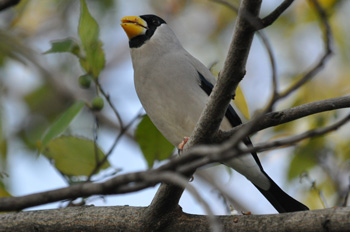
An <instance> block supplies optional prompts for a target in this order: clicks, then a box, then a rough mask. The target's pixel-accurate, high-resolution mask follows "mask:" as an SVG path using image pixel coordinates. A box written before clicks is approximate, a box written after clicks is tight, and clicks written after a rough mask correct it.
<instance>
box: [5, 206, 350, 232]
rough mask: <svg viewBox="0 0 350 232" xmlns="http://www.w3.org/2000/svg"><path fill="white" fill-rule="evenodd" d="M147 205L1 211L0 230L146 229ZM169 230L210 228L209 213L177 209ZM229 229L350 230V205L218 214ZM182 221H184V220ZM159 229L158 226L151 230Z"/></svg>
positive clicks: (133, 231) (256, 231) (227, 231)
mask: <svg viewBox="0 0 350 232" xmlns="http://www.w3.org/2000/svg"><path fill="white" fill-rule="evenodd" d="M146 209H147V208H146V207H131V206H118V207H94V206H81V207H69V208H63V209H53V210H39V211H25V212H19V213H2V214H0V221H1V223H0V231H1V232H5V231H26V232H36V231H47V232H50V231H55V232H56V231H86V232H90V231H91V232H98V231H103V232H109V231H113V232H114V231H129V232H139V231H145V230H144V229H145V228H144V226H143V225H144V224H143V223H144V221H143V220H141V219H140V217H139V216H140V215H141V214H144V213H145V212H146ZM172 216H173V220H171V221H170V223H169V224H168V225H166V226H165V227H164V230H163V231H167V232H175V231H182V232H192V231H204V232H207V231H210V227H209V224H208V221H207V217H206V216H203V215H192V214H186V213H183V212H182V211H181V210H180V209H177V210H176V213H174V214H173V215H172ZM216 218H217V219H218V220H219V221H220V222H221V224H222V226H223V231H225V232H231V231H232V232H233V231H234V232H243V231H244V232H245V231H250V232H265V231H266V230H268V231H271V232H284V231H286V232H287V231H296V230H297V231H300V232H303V231H308V232H319V231H327V232H340V231H342V232H347V231H350V208H349V207H348V208H330V209H323V210H313V211H301V212H294V213H283V214H273V215H237V216H231V215H229V216H217V217H216ZM180 222H181V223H180ZM150 231H155V230H150Z"/></svg>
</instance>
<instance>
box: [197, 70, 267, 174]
mask: <svg viewBox="0 0 350 232" xmlns="http://www.w3.org/2000/svg"><path fill="white" fill-rule="evenodd" d="M198 75H199V80H200V87H201V88H202V89H203V90H204V92H206V94H208V96H209V95H210V94H211V91H212V90H213V88H214V85H213V84H212V83H210V82H209V81H208V80H207V79H205V77H204V76H203V75H202V74H201V73H200V72H198ZM225 116H226V118H227V119H228V121H229V122H230V124H231V126H232V127H235V126H238V125H241V124H242V120H241V119H240V118H239V116H238V114H237V113H236V111H235V110H234V109H233V107H232V106H231V105H228V108H227V110H226V113H225ZM243 142H244V144H245V145H246V146H248V147H252V146H253V143H252V141H251V140H250V138H249V137H246V138H245V139H244V140H243ZM252 155H253V157H254V160H255V162H256V163H257V164H258V165H259V167H260V169H261V170H262V171H263V170H264V169H263V167H262V165H261V163H260V160H259V158H258V156H257V154H256V153H255V152H253V153H252Z"/></svg>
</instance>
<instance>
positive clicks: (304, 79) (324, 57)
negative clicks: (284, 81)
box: [278, 0, 333, 99]
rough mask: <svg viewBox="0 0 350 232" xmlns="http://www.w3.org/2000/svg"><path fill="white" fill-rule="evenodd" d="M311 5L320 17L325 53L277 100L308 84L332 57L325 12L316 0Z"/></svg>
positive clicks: (329, 29) (330, 33)
mask: <svg viewBox="0 0 350 232" xmlns="http://www.w3.org/2000/svg"><path fill="white" fill-rule="evenodd" d="M311 1H312V3H313V4H314V5H315V8H316V11H317V13H318V15H319V16H320V19H321V21H322V25H323V27H324V38H325V39H324V40H325V44H324V45H325V51H324V54H323V55H322V57H321V58H320V59H319V61H318V62H317V63H316V64H315V65H314V66H313V67H312V68H311V69H310V70H309V71H307V72H306V73H305V74H304V75H303V76H302V77H301V78H300V79H299V81H297V82H296V83H295V84H293V85H292V86H290V87H289V88H288V89H286V90H285V91H284V92H282V93H280V94H279V97H278V98H279V99H281V98H284V97H287V96H288V95H289V94H291V93H292V92H294V91H295V90H297V89H299V88H300V87H301V86H302V85H304V84H305V83H306V82H308V81H309V80H310V79H311V78H313V77H314V76H315V75H316V74H317V73H318V72H319V71H320V70H321V69H322V68H323V66H324V64H325V62H326V61H327V59H328V58H329V57H330V56H331V55H332V48H331V42H332V38H333V35H332V31H331V27H330V25H329V22H328V17H327V15H326V12H325V11H324V9H323V8H322V7H321V6H320V4H319V3H318V1H317V0H311Z"/></svg>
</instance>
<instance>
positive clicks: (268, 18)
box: [259, 0, 294, 30]
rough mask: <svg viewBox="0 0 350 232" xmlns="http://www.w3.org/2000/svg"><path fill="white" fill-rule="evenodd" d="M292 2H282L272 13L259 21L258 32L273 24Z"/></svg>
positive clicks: (290, 0)
mask: <svg viewBox="0 0 350 232" xmlns="http://www.w3.org/2000/svg"><path fill="white" fill-rule="evenodd" d="M293 2H294V0H284V1H283V2H282V3H281V4H280V5H279V6H278V7H277V8H276V9H275V10H274V11H272V12H271V13H270V14H269V15H267V16H266V17H265V18H263V19H261V28H259V30H260V29H263V28H265V27H268V26H270V25H271V24H272V23H274V22H275V21H276V20H277V19H278V18H279V17H280V16H281V14H282V13H283V12H284V11H285V10H286V9H288V7H289V6H290V5H291V4H292V3H293Z"/></svg>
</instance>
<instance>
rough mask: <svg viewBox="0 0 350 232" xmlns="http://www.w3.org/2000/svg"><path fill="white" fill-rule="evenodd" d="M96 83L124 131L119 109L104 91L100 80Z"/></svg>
mask: <svg viewBox="0 0 350 232" xmlns="http://www.w3.org/2000/svg"><path fill="white" fill-rule="evenodd" d="M95 83H96V87H97V88H98V90H99V91H100V92H101V94H102V95H103V96H104V97H105V98H106V101H107V103H108V105H109V106H110V107H111V109H112V110H113V112H114V114H115V116H116V117H117V119H118V121H119V125H120V128H121V130H122V129H123V127H124V126H123V120H122V118H121V116H120V114H119V112H118V110H117V108H115V106H114V105H113V103H112V101H111V99H110V97H109V95H108V94H107V93H106V92H105V91H104V89H103V88H102V86H101V84H100V82H99V81H98V80H96V81H95Z"/></svg>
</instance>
